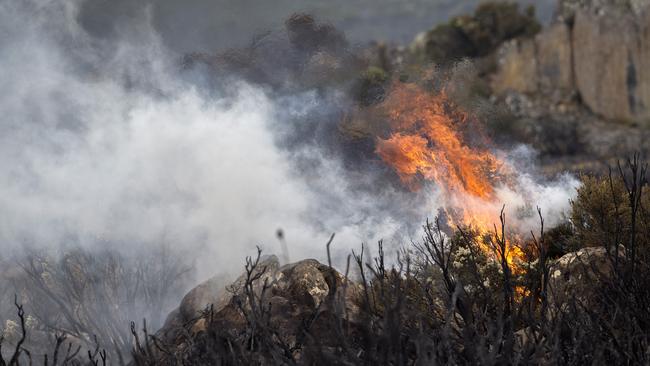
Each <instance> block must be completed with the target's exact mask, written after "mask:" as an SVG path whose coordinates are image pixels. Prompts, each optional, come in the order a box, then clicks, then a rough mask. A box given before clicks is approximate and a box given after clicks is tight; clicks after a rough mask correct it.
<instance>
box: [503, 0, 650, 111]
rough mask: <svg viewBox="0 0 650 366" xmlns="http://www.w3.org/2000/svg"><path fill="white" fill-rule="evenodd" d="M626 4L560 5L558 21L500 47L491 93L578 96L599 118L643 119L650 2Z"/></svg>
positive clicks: (649, 85)
mask: <svg viewBox="0 0 650 366" xmlns="http://www.w3.org/2000/svg"><path fill="white" fill-rule="evenodd" d="M625 3H626V4H622V2H621V1H616V0H611V1H595V0H594V1H563V2H561V3H560V9H559V19H560V20H558V22H556V23H555V24H553V25H552V26H550V27H549V28H548V29H546V30H544V31H543V32H542V33H540V34H538V35H537V36H536V37H535V38H534V39H529V40H516V41H512V42H510V43H508V44H507V45H505V46H504V47H503V48H502V50H501V55H500V56H501V57H500V62H499V71H498V72H497V73H496V75H495V77H494V79H493V89H494V90H495V92H496V93H498V94H503V93H505V92H506V91H516V92H520V93H525V94H541V95H545V96H547V97H549V99H550V100H551V102H553V103H557V102H558V101H561V100H567V99H569V98H572V97H573V96H574V95H576V94H577V95H579V96H580V100H581V101H582V102H583V103H584V105H585V106H587V107H588V108H589V109H590V110H591V111H592V112H594V113H596V114H598V115H601V116H603V117H604V118H606V119H610V120H622V121H633V122H645V121H648V120H650V2H648V1H636V2H631V1H626V2H625ZM628 3H629V4H628ZM632 3H633V4H632Z"/></svg>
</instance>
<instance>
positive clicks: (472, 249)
mask: <svg viewBox="0 0 650 366" xmlns="http://www.w3.org/2000/svg"><path fill="white" fill-rule="evenodd" d="M646 186H647V179H646V167H645V165H643V164H642V162H641V161H640V159H639V158H638V157H637V156H635V157H634V158H632V159H630V160H628V161H627V162H625V163H624V164H620V165H619V166H618V167H617V168H616V169H615V170H613V171H612V174H610V175H609V176H608V177H604V178H599V179H595V178H586V179H585V185H584V186H582V188H580V191H579V194H578V197H577V198H576V200H575V202H573V213H572V219H571V222H570V224H571V225H572V229H571V230H569V231H566V232H565V231H563V234H562V235H564V236H565V237H566V236H570V237H571V238H570V240H569V241H570V242H572V243H583V244H582V245H583V246H584V248H583V249H582V250H581V251H579V252H577V253H578V254H576V253H569V254H566V253H565V252H563V250H567V249H569V247H561V248H560V249H558V247H554V246H553V244H552V243H551V242H550V241H552V240H555V239H556V238H558V237H562V235H559V234H557V233H556V232H555V230H556V229H552V230H547V229H545V228H544V219H543V212H539V218H540V221H539V222H540V226H539V231H538V232H536V233H531V237H532V239H530V241H529V242H528V243H526V244H527V248H526V253H527V254H528V256H529V258H530V260H529V261H528V263H526V266H527V270H526V271H525V273H523V274H521V273H516V272H515V271H513V268H511V266H510V264H509V263H508V261H507V255H508V253H507V251H508V247H507V245H506V241H507V238H506V235H507V229H506V228H507V218H506V217H505V215H502V216H501V223H500V226H498V227H495V228H494V231H493V232H492V233H491V234H490V235H491V237H490V240H489V243H490V247H491V251H492V253H487V254H486V253H484V252H483V251H481V250H480V248H479V243H478V242H477V237H476V236H475V235H473V234H472V232H471V230H469V229H468V228H461V227H459V228H457V230H456V234H455V235H453V236H451V237H450V236H448V235H446V234H444V233H443V230H442V229H441V225H440V224H439V222H438V221H435V222H427V223H426V224H425V225H424V228H423V229H424V230H423V233H424V235H423V237H422V239H421V240H420V241H419V242H417V243H414V244H413V245H412V246H411V247H410V248H408V249H405V250H403V251H401V252H400V253H399V255H398V257H397V260H396V262H395V264H394V265H389V264H388V263H387V259H386V255H385V253H384V248H383V245H382V243H379V246H378V248H377V250H378V251H377V255H376V256H374V257H372V258H369V257H368V254H367V248H366V247H362V249H361V251H360V252H353V253H352V254H351V255H350V256H349V257H348V261H347V263H348V264H347V267H346V269H345V272H344V273H343V274H341V273H338V272H337V271H336V270H334V269H333V268H332V267H331V266H323V267H321V273H323V274H324V278H325V281H326V282H327V288H328V291H327V293H326V294H325V295H324V296H323V298H322V301H320V302H319V303H313V304H311V305H310V306H311V307H309V308H308V309H307V310H305V309H303V310H305V311H303V312H302V313H301V314H302V315H301V316H300V318H299V319H293V320H292V319H291V317H292V315H291V312H289V311H287V310H285V307H286V304H284V305H283V304H281V303H278V302H277V299H278V297H277V296H278V291H279V290H278V289H277V287H274V285H273V284H274V283H275V282H274V281H278V279H277V278H276V277H274V275H273V273H274V272H273V271H272V270H271V269H270V268H268V267H267V264H266V262H265V261H263V260H261V258H262V257H261V251H258V253H257V255H256V256H255V257H251V258H247V259H246V265H245V272H244V275H243V277H242V280H241V281H239V282H236V283H235V284H234V285H233V286H231V287H230V288H229V291H231V293H232V298H231V300H230V305H231V306H230V307H228V308H226V309H227V310H223V309H215V308H214V306H209V307H208V308H206V309H205V310H204V311H203V312H200V313H199V314H197V315H196V318H195V319H193V321H192V322H191V323H188V324H182V325H180V326H179V327H178V328H179V329H177V332H176V334H177V336H176V337H175V338H172V339H165V338H164V337H163V336H161V335H160V334H158V333H151V332H150V331H149V330H148V329H147V323H146V322H145V323H143V328H142V330H138V329H137V328H138V327H137V326H136V324H135V323H133V322H131V323H130V328H129V327H124V328H123V329H122V328H120V326H119V325H120V324H121V321H122V320H124V319H126V318H127V317H128V316H129V313H126V312H125V313H124V314H120V315H119V316H120V318H119V319H120V320H114V319H111V318H109V317H106V318H105V319H104V320H101V321H103V322H102V323H100V322H99V321H100V319H98V316H97V315H96V314H97V313H96V312H98V311H102V310H106V308H97V309H94V310H92V311H94V312H95V313H93V312H92V311H91V310H89V309H88V308H86V309H84V308H83V306H88V304H84V305H83V306H82V307H79V306H78V305H77V306H76V307H75V306H74V305H69V303H65V302H64V301H70V300H69V299H71V298H74V296H76V295H74V294H77V293H78V290H75V289H76V288H77V287H78V286H79V281H78V280H75V276H76V275H82V276H87V277H85V278H92V276H93V275H95V276H96V275H97V274H93V273H92V271H91V272H83V271H80V270H76V271H69V272H66V273H65V276H64V273H57V272H51V270H49V271H50V273H52V274H55V275H56V276H64V277H57V278H59V279H60V280H62V279H65V281H64V282H65V286H68V287H69V288H68V289H67V290H65V291H63V292H61V295H59V296H54V295H48V293H47V291H48V290H47V289H46V288H44V286H45V283H44V282H32V284H33V285H35V286H36V287H37V288H39V291H43V292H44V293H41V294H39V295H38V296H44V297H43V299H48V300H47V301H52V302H53V304H54V305H48V306H60V307H61V308H60V312H61V314H62V316H63V318H66V317H69V319H67V318H66V319H67V320H66V322H64V323H59V324H66V326H65V327H63V326H62V325H59V326H57V327H56V328H54V327H52V329H53V330H56V332H55V333H54V334H56V337H55V342H54V346H53V347H52V348H51V349H52V350H53V351H52V352H46V353H45V356H43V355H42V354H39V355H38V356H37V355H36V353H35V352H30V351H29V350H28V348H27V347H26V346H25V343H24V342H25V339H26V337H27V336H26V333H27V330H26V329H27V327H26V325H25V323H26V321H27V320H26V315H25V312H26V311H25V309H24V308H23V306H22V305H20V304H19V302H18V300H17V298H16V301H15V305H14V306H15V307H16V309H17V313H18V318H19V326H20V330H21V332H20V334H22V336H20V337H19V338H18V341H17V342H13V343H12V344H13V351H11V352H10V351H8V350H6V349H5V350H4V351H3V355H4V356H5V359H3V360H2V361H1V363H0V365H19V364H31V363H33V362H36V363H39V361H38V360H43V362H44V364H46V365H47V364H49V363H50V362H51V363H53V364H58V363H62V364H75V365H82V364H94V365H98V364H124V363H125V362H127V359H131V361H130V362H131V363H132V364H135V365H184V364H192V365H213V364H216V365H237V364H258V365H357V364H359V365H361V364H382V365H419V364H485V365H497V364H498V365H501V364H560V365H562V364H644V363H647V362H648V361H649V360H648V349H649V348H648V347H649V346H650V343H649V342H650V339H649V337H648V334H649V333H648V330H649V329H650V317H648V314H650V312H648V309H650V283H648V278H650V267H648V262H647V258H648V247H647V241H646V230H647V229H646V228H647V227H648V226H647V224H648V215H647V211H646V203H645V197H647V196H646V193H645V189H646ZM612 212H613V213H612ZM605 219H607V220H605ZM562 230H564V229H562ZM587 238H588V239H589V241H585V240H587ZM332 240H333V237H332V238H331V239H330V242H328V244H327V250H328V253H329V247H330V244H331V243H332ZM570 249H572V250H573V249H576V248H575V247H571V248H570ZM565 254H566V255H565ZM562 255H564V256H563V257H562V259H560V260H557V259H556V258H557V257H559V256H562ZM571 256H573V257H571ZM569 257H571V258H572V259H570V260H568V259H566V258H569ZM80 258H84V257H83V256H82V257H80ZM85 260H87V261H90V259H89V258H86V259H85ZM29 263H30V262H28V265H25V266H23V267H24V269H25V271H26V273H28V274H29V275H30V276H31V277H30V279H31V281H38V280H36V279H34V278H33V276H34V275H35V274H39V276H38V277H39V278H42V277H43V276H42V273H43V272H42V271H43V268H42V267H37V265H36V264H34V263H31V264H29ZM74 263H77V264H79V259H77V261H76V262H74ZM84 263H85V262H84ZM102 263H104V264H107V263H111V261H104V262H102ZM567 263H573V265H572V266H570V265H569V264H567ZM598 263H604V264H603V265H601V264H598ZM39 268H40V269H39ZM84 268H87V269H90V268H93V267H92V266H89V265H88V263H86V264H85V265H84ZM112 272H119V271H112ZM177 273H178V272H177ZM141 276H142V274H141ZM352 277H354V278H355V279H354V280H353V279H352ZM114 280H115V281H117V282H119V281H122V280H123V279H119V278H114ZM104 281H106V279H105V280H104ZM576 281H577V282H576ZM578 285H580V286H578ZM569 286H574V287H569ZM47 288H49V287H47ZM129 288H130V289H131V290H132V291H135V292H137V293H146V292H147V291H151V294H153V295H146V296H145V297H144V298H145V299H147V301H149V303H148V304H153V303H155V302H156V301H159V300H160V297H159V296H162V294H159V293H157V292H156V291H153V290H151V289H146V288H145V287H142V286H140V285H138V286H134V287H129ZM58 291H62V290H58ZM287 291H288V290H287ZM35 299H36V297H34V298H32V299H31V300H30V301H29V302H27V304H29V310H30V311H34V312H35V314H38V312H39V310H38V309H39V306H41V305H43V304H44V302H43V300H40V301H41V302H42V303H41V304H37V303H35ZM100 299H102V298H100ZM103 300H106V298H103ZM56 304H58V305H56ZM283 306H285V307H283ZM32 309H33V310H32ZM287 309H288V308H287ZM224 312H225V313H224ZM283 312H284V313H283ZM92 314H95V315H92ZM304 314H308V316H303V315H304ZM287 318H289V320H288V321H293V323H290V324H292V325H291V327H286V326H285V325H286V324H284V323H283V324H284V325H283V324H279V323H278V319H285V320H286V319H287ZM43 321H50V322H51V321H53V319H51V318H50V319H49V320H48V318H43ZM111 321H115V322H114V323H111ZM199 324H200V325H201V326H200V327H198V326H197V325H199ZM287 324H289V323H287ZM81 328H83V329H84V330H83V331H81V330H79V329H81ZM197 328H200V329H199V330H197ZM289 328H291V329H290V331H289V330H288V329H289ZM124 329H125V330H126V332H124V331H123V330H124ZM82 334H86V335H91V336H92V337H93V339H94V343H95V347H94V348H93V347H87V346H86V348H88V349H89V350H90V351H88V352H87V355H82V352H81V351H80V350H81V347H80V346H76V345H75V343H74V342H70V341H69V338H68V337H70V336H74V337H79V336H80V335H82ZM106 339H109V340H110V341H109V342H106ZM180 339H182V342H181V341H179V340H180ZM118 341H119V342H122V343H121V345H120V347H130V349H131V354H130V355H123V356H122V357H120V356H119V353H116V352H114V351H113V349H111V347H115V346H116V344H117V342H118ZM105 349H106V350H105ZM111 357H116V358H111Z"/></svg>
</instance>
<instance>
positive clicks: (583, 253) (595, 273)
mask: <svg viewBox="0 0 650 366" xmlns="http://www.w3.org/2000/svg"><path fill="white" fill-rule="evenodd" d="M619 255H621V256H623V253H622V250H621V252H620V253H619ZM611 271H612V266H611V261H610V257H609V256H608V255H607V251H606V250H605V248H603V247H587V248H582V249H580V250H578V251H575V252H571V253H567V254H565V255H564V256H562V257H561V258H559V259H558V260H556V261H555V262H554V263H553V264H552V266H551V271H550V278H549V303H550V304H552V305H555V306H558V307H560V308H561V307H562V306H563V305H564V304H567V303H568V302H570V301H571V300H572V298H573V297H574V296H577V300H580V301H582V302H586V303H588V301H589V300H590V299H592V298H593V294H594V291H595V289H596V287H595V286H596V284H597V281H598V280H601V279H603V278H605V277H606V276H609V275H610V274H611Z"/></svg>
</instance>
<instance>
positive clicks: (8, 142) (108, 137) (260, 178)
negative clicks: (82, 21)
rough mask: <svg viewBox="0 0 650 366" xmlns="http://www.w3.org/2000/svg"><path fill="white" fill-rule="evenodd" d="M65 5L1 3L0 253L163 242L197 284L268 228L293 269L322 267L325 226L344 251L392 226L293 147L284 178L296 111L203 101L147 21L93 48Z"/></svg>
mask: <svg viewBox="0 0 650 366" xmlns="http://www.w3.org/2000/svg"><path fill="white" fill-rule="evenodd" d="M77 11H78V3H75V2H67V3H66V2H58V1H31V2H21V3H17V2H2V3H0V34H1V36H0V37H1V38H0V49H2V52H1V53H0V70H2V72H1V73H0V82H1V83H2V85H3V86H4V90H5V92H4V94H3V95H2V97H0V116H1V117H0V166H2V169H1V170H0V248H3V249H7V248H13V249H16V248H21V247H23V246H35V247H45V248H62V247H66V246H82V247H86V248H89V249H94V248H103V247H105V246H110V247H111V249H114V250H118V251H130V250H134V249H135V248H140V249H142V250H145V251H146V250H147V248H148V247H151V246H155V245H160V244H163V243H164V244H166V245H169V246H172V247H173V248H175V249H177V250H178V251H179V252H185V253H187V255H188V256H189V257H191V258H195V259H196V260H197V265H198V266H199V267H200V268H199V271H200V273H201V274H202V276H207V275H211V274H213V273H214V272H222V271H232V270H235V271H239V270H240V268H241V265H242V263H243V258H244V256H245V255H249V254H252V253H253V251H254V247H255V245H261V246H262V247H263V248H264V249H265V251H266V252H278V248H279V246H278V244H277V242H276V239H275V232H276V229H277V228H282V229H283V230H284V232H285V233H286V238H287V241H288V244H289V247H290V254H291V257H292V259H294V260H295V259H301V258H304V257H317V258H321V259H322V258H323V257H324V255H325V248H324V243H325V241H326V240H327V238H328V236H329V234H330V233H332V232H336V233H337V241H336V242H335V247H338V249H339V251H340V252H347V251H348V250H349V248H351V247H358V246H359V245H360V243H361V242H362V241H366V242H368V241H374V240H376V239H378V238H382V237H390V236H391V235H393V234H394V233H395V232H396V231H398V229H399V227H400V225H401V224H400V223H398V222H396V221H395V220H394V219H393V218H391V217H390V215H383V216H380V217H372V216H366V215H365V214H364V213H367V212H368V211H371V210H372V207H374V206H375V205H376V204H377V202H384V201H386V199H385V198H382V197H372V196H370V195H368V194H365V195H363V194H362V195H356V196H355V197H351V196H350V194H349V192H348V189H347V184H348V183H347V182H346V181H345V180H342V179H340V177H342V176H343V175H345V172H343V171H342V167H341V166H340V164H339V163H338V162H336V161H333V160H327V159H325V158H323V157H321V156H319V153H318V152H317V151H311V152H310V151H303V152H302V153H305V154H310V155H311V157H312V158H313V159H314V160H316V161H319V162H321V165H320V166H319V167H317V168H315V169H313V170H312V171H311V176H302V177H298V176H297V172H295V171H293V168H292V166H291V165H290V163H289V159H288V157H287V156H286V154H285V153H283V152H282V151H281V150H280V149H278V148H277V147H276V146H275V144H274V138H273V129H274V128H276V127H275V126H279V125H281V124H282V121H277V120H275V118H277V117H278V116H281V115H283V114H286V113H303V112H304V111H302V112H301V111H300V108H305V105H300V106H296V109H295V110H294V111H282V113H279V111H278V110H277V108H278V107H277V105H276V104H274V103H273V101H272V100H271V99H270V98H269V97H268V95H267V94H266V93H265V91H264V90H261V89H260V88H257V87H254V86H251V85H247V84H245V83H242V82H232V81H223V85H222V88H221V89H224V90H229V93H227V95H226V94H225V93H221V94H219V93H217V92H214V93H211V94H210V95H209V96H208V95H207V93H205V92H203V91H200V90H197V89H196V88H195V87H194V86H193V85H192V84H189V83H186V82H184V81H183V80H182V79H181V78H179V77H177V76H176V75H178V74H179V70H178V66H177V65H176V64H175V61H176V59H177V57H176V56H177V55H174V54H171V53H169V52H168V51H167V50H165V48H164V47H163V46H162V43H161V41H160V39H159V38H158V37H157V36H156V34H155V32H153V31H152V30H151V28H150V27H149V26H148V24H147V22H146V19H144V21H143V22H141V23H137V24H136V25H132V24H130V25H128V26H125V28H124V29H122V33H123V34H121V35H120V36H119V37H117V38H116V39H117V40H115V39H113V40H101V39H96V38H92V37H90V36H89V35H88V34H86V33H85V31H84V30H83V29H82V28H81V27H80V26H79V25H78V23H77ZM25 19H29V21H25ZM215 94H216V95H215ZM307 107H308V106H307ZM358 179H359V182H362V181H363V179H366V180H369V179H370V178H369V177H363V176H359V177H358ZM368 184H371V182H368ZM399 194H400V193H398V192H392V191H391V192H386V193H385V195H392V196H396V195H399ZM414 207H415V206H414ZM422 219H424V215H423V216H422Z"/></svg>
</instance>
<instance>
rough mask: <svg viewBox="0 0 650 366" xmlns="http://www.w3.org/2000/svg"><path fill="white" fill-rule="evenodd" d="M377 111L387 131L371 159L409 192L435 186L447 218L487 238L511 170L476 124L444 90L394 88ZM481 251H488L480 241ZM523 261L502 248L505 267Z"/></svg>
mask: <svg viewBox="0 0 650 366" xmlns="http://www.w3.org/2000/svg"><path fill="white" fill-rule="evenodd" d="M377 108H379V109H380V110H381V111H380V112H381V114H382V115H385V116H386V117H387V120H388V127H389V131H388V134H387V135H386V136H384V138H378V139H377V142H376V153H377V154H378V155H379V157H380V158H381V159H382V160H383V161H384V162H385V163H386V164H388V165H389V166H390V167H392V169H393V170H394V171H395V172H396V173H397V175H398V176H399V178H400V180H401V182H402V183H403V184H405V185H406V186H407V187H408V188H409V189H411V190H414V191H417V190H420V189H422V187H423V186H424V185H425V183H427V182H433V183H435V185H436V186H437V187H438V188H439V189H440V190H441V194H442V195H443V197H444V199H445V203H446V204H448V205H450V206H451V207H449V209H453V210H454V212H453V213H451V214H450V215H449V216H450V217H449V219H451V220H452V223H453V224H457V225H462V226H470V227H472V228H474V229H475V230H477V231H478V232H479V233H481V234H482V235H481V236H484V234H488V233H490V232H492V233H493V231H494V224H495V223H498V222H499V214H500V208H501V202H499V201H498V199H497V197H496V195H495V191H496V189H497V187H498V186H499V185H503V184H508V180H509V178H510V176H511V167H510V166H509V164H507V162H505V161H503V160H502V159H500V158H499V157H498V156H496V155H495V154H494V153H493V152H492V151H491V150H490V149H489V148H488V139H487V138H486V137H485V134H484V133H482V130H481V128H480V125H479V124H478V123H477V121H476V119H474V118H473V117H472V116H471V115H470V114H469V113H467V112H465V111H463V110H462V109H461V108H459V107H458V106H457V105H455V104H454V103H453V102H451V101H450V99H449V98H448V96H447V93H446V92H445V91H444V90H443V91H440V92H436V93H434V92H429V91H425V90H423V89H422V88H421V87H420V86H418V85H416V84H412V83H411V84H405V83H397V86H396V87H395V88H394V90H392V91H391V93H390V94H389V95H388V96H387V97H386V99H385V100H384V101H383V102H382V103H381V104H380V105H379V106H378V107H377ZM481 246H482V247H483V249H484V250H486V251H490V250H489V244H488V243H486V242H485V241H482V242H481ZM523 256H524V254H523V252H522V251H521V249H520V248H518V247H517V246H515V245H510V244H508V249H507V259H508V262H509V263H510V264H511V266H514V267H516V265H515V262H516V259H517V258H523Z"/></svg>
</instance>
